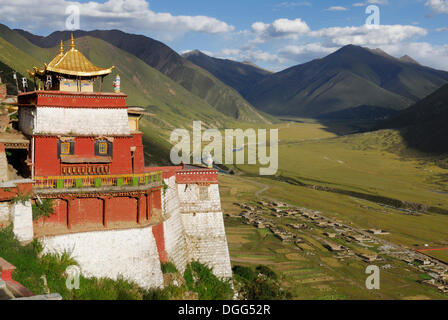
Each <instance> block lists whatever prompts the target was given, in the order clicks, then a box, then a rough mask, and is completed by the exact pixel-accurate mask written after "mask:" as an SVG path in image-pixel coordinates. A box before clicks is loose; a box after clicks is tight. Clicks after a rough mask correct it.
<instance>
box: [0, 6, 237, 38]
mask: <svg viewBox="0 0 448 320" xmlns="http://www.w3.org/2000/svg"><path fill="white" fill-rule="evenodd" d="M70 5H76V6H78V7H79V9H80V13H81V15H80V22H81V26H80V27H81V29H84V30H91V29H96V28H98V29H106V28H119V29H121V30H124V31H129V32H136V33H143V32H146V31H155V32H162V33H166V34H168V33H171V34H172V35H181V34H183V33H186V32H202V33H208V34H218V33H226V32H230V31H232V30H234V27H233V26H231V25H229V24H227V23H226V22H223V21H220V20H218V19H216V18H213V17H207V16H200V15H198V16H184V15H179V16H173V15H171V14H170V13H157V12H154V11H152V10H150V8H149V3H148V2H147V1H145V0H107V1H106V2H104V3H98V2H93V1H90V2H87V3H80V2H76V1H66V0H40V1H31V0H16V1H10V0H0V8H1V10H0V20H1V21H4V22H6V23H8V22H9V23H11V24H16V25H20V26H22V27H24V28H28V29H30V30H35V29H41V28H48V25H49V24H51V27H52V28H54V29H64V28H65V20H66V18H67V15H66V14H65V9H66V8H67V7H68V6H70ZM43 8H45V10H42V9H43Z"/></svg>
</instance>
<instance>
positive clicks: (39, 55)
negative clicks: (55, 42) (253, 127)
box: [0, 30, 236, 163]
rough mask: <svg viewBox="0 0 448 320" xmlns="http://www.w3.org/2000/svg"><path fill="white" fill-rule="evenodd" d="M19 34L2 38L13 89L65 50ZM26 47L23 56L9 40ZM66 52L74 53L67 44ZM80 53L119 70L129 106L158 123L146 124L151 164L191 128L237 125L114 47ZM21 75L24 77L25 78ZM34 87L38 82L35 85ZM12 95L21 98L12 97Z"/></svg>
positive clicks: (90, 42) (0, 54) (92, 41)
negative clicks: (175, 135)
mask: <svg viewBox="0 0 448 320" xmlns="http://www.w3.org/2000/svg"><path fill="white" fill-rule="evenodd" d="M13 33H14V31H12V32H11V31H10V30H9V31H8V30H6V31H5V30H3V32H2V33H1V34H0V48H1V50H0V71H3V70H5V71H4V73H5V74H7V75H8V77H6V80H8V83H9V85H8V88H9V89H12V88H13V87H14V86H15V84H14V85H13V83H12V81H13V80H12V71H13V70H16V71H18V72H19V73H20V74H24V75H27V72H26V70H31V69H32V67H33V66H39V67H42V66H43V64H44V63H48V62H49V61H50V59H51V58H52V57H54V56H55V55H56V54H57V53H58V52H59V46H55V47H53V48H47V49H43V48H39V47H37V46H35V45H33V44H31V43H30V42H28V41H27V40H26V39H24V38H23V37H21V36H20V35H17V37H18V38H17V39H19V40H17V39H15V38H14V36H13ZM3 35H5V38H8V39H10V40H11V39H12V40H11V41H14V42H16V43H18V42H20V46H21V48H23V49H24V50H26V51H22V50H20V49H19V48H17V47H16V46H14V45H13V44H12V43H10V42H8V41H6V40H5V39H4V38H3ZM64 47H65V48H68V47H69V43H68V41H66V42H65V43H64ZM76 47H77V48H78V49H79V50H80V51H81V52H82V53H83V54H84V55H85V56H86V57H87V58H88V59H89V60H91V61H92V62H93V63H94V64H96V65H98V66H101V67H109V66H112V65H115V69H114V72H113V75H115V74H117V73H118V74H120V77H121V87H122V91H123V92H125V93H126V94H127V95H128V99H127V104H128V105H129V106H133V105H136V106H142V107H145V108H146V109H147V110H148V111H150V112H152V113H155V114H156V116H155V117H145V119H143V121H142V131H143V132H144V134H145V136H144V141H145V144H146V145H148V146H149V148H148V150H147V152H148V153H147V154H146V158H147V160H150V163H154V162H157V163H166V161H167V159H168V157H167V156H168V151H169V148H170V144H169V142H168V141H167V140H168V138H169V133H170V132H171V131H172V130H173V129H175V128H190V127H191V126H192V123H193V120H201V121H203V126H204V127H217V128H223V127H229V126H235V125H236V124H235V119H232V118H231V117H228V116H226V115H224V114H222V113H220V112H219V111H217V110H215V109H214V108H213V107H211V106H210V105H209V104H208V103H206V102H205V101H204V100H202V99H200V98H199V97H197V96H195V95H193V94H192V93H190V92H189V91H187V90H186V89H185V88H184V87H182V86H181V85H179V84H177V83H176V82H174V81H173V80H171V79H170V78H169V77H167V76H165V75H164V74H162V73H160V72H159V71H157V70H156V69H154V68H152V67H150V66H149V65H147V64H146V63H145V62H143V61H142V60H140V59H138V58H136V57H135V56H133V55H132V54H130V53H128V52H126V51H123V50H121V49H119V48H117V47H114V46H113V45H111V44H110V43H107V42H105V41H103V40H101V39H98V38H94V37H88V36H86V37H82V38H79V39H76ZM20 74H19V76H20ZM113 75H111V76H108V77H106V78H105V83H104V90H105V91H112V82H113V79H114V77H113ZM30 84H32V81H30ZM10 93H15V92H13V91H10Z"/></svg>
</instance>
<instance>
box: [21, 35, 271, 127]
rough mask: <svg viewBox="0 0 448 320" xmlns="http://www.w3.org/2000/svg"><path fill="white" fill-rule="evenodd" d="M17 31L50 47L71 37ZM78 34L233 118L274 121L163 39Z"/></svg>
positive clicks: (41, 44)
mask: <svg viewBox="0 0 448 320" xmlns="http://www.w3.org/2000/svg"><path fill="white" fill-rule="evenodd" d="M17 32H18V33H20V34H21V35H23V36H25V37H26V38H27V39H28V40H29V41H31V42H33V43H34V44H37V45H38V46H40V47H47V48H48V47H54V46H56V45H57V44H58V43H59V41H60V40H61V39H64V40H68V39H69V37H70V32H66V31H64V32H60V31H58V32H54V33H52V34H51V35H49V36H48V37H39V36H35V35H33V34H30V33H29V32H25V31H23V30H17ZM74 35H75V37H76V38H79V37H83V36H91V37H95V38H99V39H102V40H104V41H106V42H108V43H110V44H112V45H113V46H115V47H117V48H120V49H123V50H124V51H127V52H128V53H130V54H132V55H134V56H136V57H138V58H140V59H141V60H142V61H144V62H145V63H146V64H148V65H149V66H151V67H153V68H155V69H157V70H158V71H160V72H161V73H163V74H165V75H166V76H168V77H169V78H171V79H172V80H174V81H175V82H176V83H178V84H180V85H181V86H183V87H184V88H185V89H187V90H188V91H190V92H191V93H192V94H194V95H196V96H197V97H199V98H201V99H202V100H204V101H205V102H206V103H208V104H209V105H210V106H212V107H213V108H215V109H216V110H218V111H219V112H221V113H223V114H225V115H227V116H229V117H232V118H234V119H238V120H242V121H249V122H264V123H270V122H271V121H272V120H274V119H273V118H272V117H271V116H268V115H265V114H263V113H260V112H259V111H258V110H256V109H255V108H254V107H253V106H251V105H250V103H248V102H247V101H246V100H245V99H244V98H243V97H241V95H240V94H239V93H238V92H236V90H234V89H233V88H230V87H228V86H227V85H225V84H224V83H222V82H221V81H220V80H218V79H217V78H215V77H214V76H213V75H212V74H210V73H209V72H207V71H206V70H204V69H202V68H200V67H198V66H196V65H194V64H193V63H191V62H190V61H188V60H187V59H184V58H182V57H181V56H180V55H178V54H177V53H176V52H175V51H173V50H172V49H171V48H169V47H168V46H166V45H165V44H163V43H161V42H159V41H156V40H153V39H151V38H148V37H145V36H142V35H134V34H128V33H124V32H122V31H118V30H107V31H99V30H95V31H89V32H86V31H76V32H75V33H74Z"/></svg>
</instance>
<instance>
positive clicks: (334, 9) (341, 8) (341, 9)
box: [325, 6, 348, 11]
mask: <svg viewBox="0 0 448 320" xmlns="http://www.w3.org/2000/svg"><path fill="white" fill-rule="evenodd" d="M347 10H348V9H347V8H346V7H341V6H333V7H329V8H327V9H325V11H347Z"/></svg>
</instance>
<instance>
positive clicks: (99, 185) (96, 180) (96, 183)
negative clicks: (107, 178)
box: [95, 179, 101, 188]
mask: <svg viewBox="0 0 448 320" xmlns="http://www.w3.org/2000/svg"><path fill="white" fill-rule="evenodd" d="M95 188H101V179H95Z"/></svg>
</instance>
